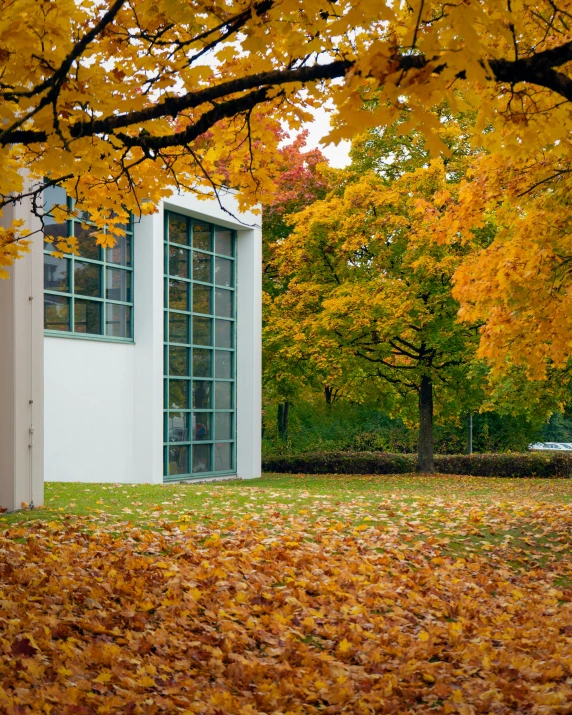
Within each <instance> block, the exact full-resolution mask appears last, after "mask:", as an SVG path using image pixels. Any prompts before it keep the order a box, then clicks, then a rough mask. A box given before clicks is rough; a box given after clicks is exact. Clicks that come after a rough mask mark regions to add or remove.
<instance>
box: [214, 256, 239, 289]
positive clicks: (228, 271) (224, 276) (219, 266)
mask: <svg viewBox="0 0 572 715" xmlns="http://www.w3.org/2000/svg"><path fill="white" fill-rule="evenodd" d="M233 265H234V263H233V261H229V260H228V258H219V257H218V256H217V257H216V258H215V279H214V282H215V284H216V285H218V286H228V287H230V288H232V269H233Z"/></svg>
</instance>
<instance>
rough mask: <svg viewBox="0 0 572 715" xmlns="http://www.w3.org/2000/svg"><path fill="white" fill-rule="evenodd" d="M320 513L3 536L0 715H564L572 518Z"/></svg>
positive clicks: (538, 513) (86, 522) (500, 509)
mask: <svg viewBox="0 0 572 715" xmlns="http://www.w3.org/2000/svg"><path fill="white" fill-rule="evenodd" d="M320 503H321V504H322V509H323V510H322V512H317V511H316V510H315V509H312V508H310V509H308V508H306V509H305V510H303V511H305V512H306V513H303V514H300V513H297V514H291V513H288V512H285V511H283V510H281V509H280V507H278V506H276V505H274V506H272V508H271V509H270V510H268V511H267V512H266V514H265V515H264V522H263V521H262V519H261V517H260V516H259V515H256V514H246V515H245V516H243V517H240V518H238V519H232V518H230V517H229V518H227V519H226V520H225V521H224V522H223V521H219V522H216V521H215V522H212V521H210V522H209V524H208V525H205V524H200V523H193V522H191V521H189V519H188V518H187V517H185V516H184V515H183V517H182V518H181V522H180V526H182V527H183V529H181V528H180V526H179V525H177V524H174V523H173V522H172V521H166V520H163V521H160V522H156V523H155V525H154V526H155V527H156V528H155V529H153V530H142V529H139V528H135V527H133V526H130V525H129V524H126V523H121V524H118V523H117V522H114V523H113V524H112V525H109V526H105V527H101V526H99V527H98V526H97V524H96V521H95V518H89V517H88V518H78V519H73V520H71V519H70V520H67V521H65V522H63V523H60V522H51V523H49V524H45V523H42V522H33V523H30V524H27V525H25V526H23V525H16V526H13V527H11V528H10V529H7V530H5V531H4V532H3V535H2V536H1V538H0V712H3V713H7V715H16V714H17V715H20V714H21V713H43V712H45V713H53V714H57V715H60V713H61V714H67V713H70V714H71V713H78V714H81V715H91V714H92V713H94V714H95V713H145V714H146V713H151V714H153V713H200V714H201V715H202V714H204V715H226V714H227V713H228V714H235V713H236V714H237V715H238V714H240V715H254V714H260V715H262V714H264V713H267V714H268V715H270V714H273V715H274V714H275V715H278V714H280V715H295V714H298V713H300V714H301V713H311V712H316V713H403V714H405V713H411V712H419V713H427V712H435V713H460V714H461V715H471V714H473V713H501V714H502V713H540V714H541V713H571V712H572V706H571V703H572V603H571V598H572V591H570V590H569V588H570V587H569V584H570V578H571V576H572V572H571V566H570V560H569V556H570V554H569V546H570V541H569V535H570V533H571V529H570V527H571V526H572V507H570V506H569V505H547V504H544V505H542V504H536V505H523V504H521V503H519V502H516V501H515V502H511V503H510V504H509V503H507V504H504V505H495V504H493V505H487V506H484V507H481V508H478V509H477V507H476V506H474V505H473V506H474V510H473V511H470V510H467V509H466V508H465V506H466V505H464V504H463V503H462V502H447V501H442V500H441V499H439V500H434V501H431V500H429V499H425V501H423V502H422V503H421V502H416V503H414V504H413V505H412V504H407V505H405V504H400V503H397V502H396V501H395V500H391V499H385V500H379V503H378V504H377V505H375V504H374V503H373V500H368V501H367V504H366V505H364V503H363V502H362V501H360V499H356V501H355V502H353V503H351V504H343V505H339V506H338V507H335V506H334V505H329V504H328V499H326V498H321V499H320ZM316 509H317V507H316ZM390 511H393V517H391V516H390V514H389V512H390ZM423 511H425V512H426V517H427V519H426V520H425V521H422V520H420V519H419V518H418V517H419V514H420V513H421V512H423ZM372 512H373V513H372ZM368 516H369V520H366V517H368ZM356 518H357V519H358V521H359V520H361V521H362V523H357V522H356ZM432 524H433V526H432ZM436 524H440V528H441V531H442V532H443V533H441V535H439V536H437V535H435V534H436V528H435V525H436ZM485 529H486V530H487V533H488V530H490V529H496V530H497V531H498V534H499V539H498V540H495V539H494V538H493V539H491V540H490V541H489V542H487V545H488V548H487V549H486V550H485V551H481V552H479V553H472V552H471V550H470V549H471V547H468V548H467V549H466V550H465V551H466V552H465V553H464V555H463V556H462V557H459V556H458V555H455V553H453V552H452V551H451V542H452V541H454V540H455V538H458V536H459V534H462V535H463V537H464V538H473V537H474V532H475V531H477V532H478V530H485ZM515 530H516V531H518V532H519V541H518V545H517V546H515V545H514V544H513V541H515V540H514V539H506V538H504V536H503V534H504V535H507V534H508V535H509V536H510V533H511V531H512V532H514V531H515ZM118 532H119V533H118ZM444 534H448V536H445V535H444ZM567 535H568V536H567ZM501 537H502V538H501ZM566 538H568V541H566ZM522 539H528V540H529V541H530V544H531V545H529V546H528V547H527V549H524V548H522V543H521V542H522ZM535 539H536V540H535ZM547 540H548V543H547ZM552 541H553V542H554V543H551V542H552ZM471 543H472V542H471ZM525 545H526V544H525ZM551 545H552V546H554V547H555V548H560V547H563V550H561V551H556V552H555V551H553V550H552V549H551V548H549V547H550V546H551Z"/></svg>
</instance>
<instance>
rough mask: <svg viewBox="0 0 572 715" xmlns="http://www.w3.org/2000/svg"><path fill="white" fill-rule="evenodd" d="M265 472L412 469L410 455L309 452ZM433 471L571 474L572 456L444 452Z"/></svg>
mask: <svg viewBox="0 0 572 715" xmlns="http://www.w3.org/2000/svg"><path fill="white" fill-rule="evenodd" d="M263 468H264V470H265V471H270V472H282V473H290V474H408V473H411V472H415V471H416V468H417V460H416V458H415V455H412V454H389V453H380V452H360V453H356V452H310V453H307V454H299V455H291V456H275V457H268V458H266V459H265V460H264V464H263ZM435 471H436V472H438V473H441V474H458V475H467V476H475V477H543V478H550V477H572V455H568V454H560V453H542V452H530V453H527V454H472V455H468V454H446V455H443V454H441V455H436V456H435Z"/></svg>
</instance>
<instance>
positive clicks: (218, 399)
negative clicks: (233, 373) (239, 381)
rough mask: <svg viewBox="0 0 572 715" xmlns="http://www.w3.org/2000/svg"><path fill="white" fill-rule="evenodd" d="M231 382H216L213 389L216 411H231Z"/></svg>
mask: <svg viewBox="0 0 572 715" xmlns="http://www.w3.org/2000/svg"><path fill="white" fill-rule="evenodd" d="M233 384H234V383H232V382H217V383H216V387H215V407H216V409H217V410H231V409H232V387H233Z"/></svg>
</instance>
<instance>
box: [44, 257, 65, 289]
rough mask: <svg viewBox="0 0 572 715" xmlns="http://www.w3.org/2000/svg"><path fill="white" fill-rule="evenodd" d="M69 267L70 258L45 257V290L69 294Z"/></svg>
mask: <svg viewBox="0 0 572 715" xmlns="http://www.w3.org/2000/svg"><path fill="white" fill-rule="evenodd" d="M69 266H70V260H69V259H68V258H55V257H54V256H44V289H45V290H58V291H62V292H64V293H68V292H69Z"/></svg>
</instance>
